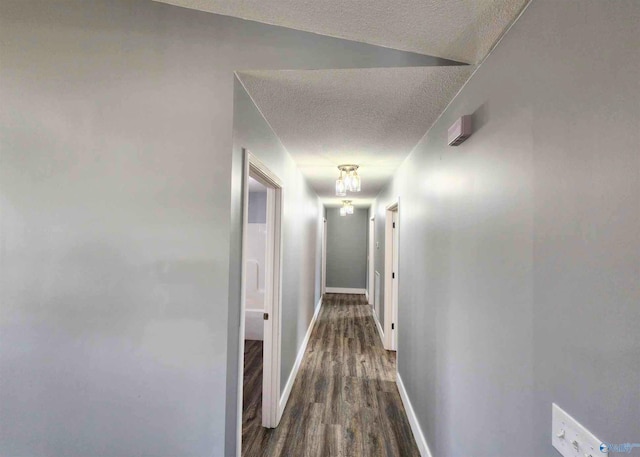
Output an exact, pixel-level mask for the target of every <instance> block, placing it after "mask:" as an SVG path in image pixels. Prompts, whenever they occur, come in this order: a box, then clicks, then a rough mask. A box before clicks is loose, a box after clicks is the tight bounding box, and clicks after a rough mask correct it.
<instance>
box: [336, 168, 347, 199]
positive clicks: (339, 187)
mask: <svg viewBox="0 0 640 457" xmlns="http://www.w3.org/2000/svg"><path fill="white" fill-rule="evenodd" d="M346 195H347V186H346V185H345V182H344V179H342V171H341V172H340V177H339V178H338V179H337V180H336V196H337V197H344V196H346Z"/></svg>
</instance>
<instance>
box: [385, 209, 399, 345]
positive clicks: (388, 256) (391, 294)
mask: <svg viewBox="0 0 640 457" xmlns="http://www.w3.org/2000/svg"><path fill="white" fill-rule="evenodd" d="M399 208H400V204H399V201H398V200H396V201H395V202H393V203H391V204H390V205H388V206H387V208H386V211H385V254H384V257H385V259H384V283H385V284H384V336H385V338H384V340H385V341H384V346H385V348H386V349H388V350H390V351H396V350H397V349H398V284H399V276H400V275H399V271H398V270H399V268H398V266H399V254H400V253H399V247H400V217H399V216H400V212H399Z"/></svg>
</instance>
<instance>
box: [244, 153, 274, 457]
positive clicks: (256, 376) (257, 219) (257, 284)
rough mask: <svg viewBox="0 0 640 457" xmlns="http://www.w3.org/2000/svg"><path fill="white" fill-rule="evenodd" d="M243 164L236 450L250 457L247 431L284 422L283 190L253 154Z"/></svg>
mask: <svg viewBox="0 0 640 457" xmlns="http://www.w3.org/2000/svg"><path fill="white" fill-rule="evenodd" d="M244 161H245V164H244V175H243V177H244V179H243V224H242V298H241V316H242V319H241V323H240V351H239V352H240V353H239V358H240V364H239V368H240V370H241V372H240V376H239V386H238V395H239V397H240V398H239V401H238V409H239V410H240V411H239V414H238V418H239V423H238V434H237V441H238V446H237V449H238V450H239V451H240V450H241V452H242V455H250V453H251V452H254V450H251V451H250V452H249V449H247V446H251V445H252V443H245V442H244V441H243V436H244V435H245V433H244V432H247V431H248V430H249V429H252V428H255V427H265V428H274V427H276V426H277V425H278V421H279V419H280V414H279V413H280V411H279V403H280V402H279V401H280V395H279V393H280V353H281V352H280V339H281V338H280V330H281V316H280V308H281V307H280V304H281V259H282V233H281V219H282V185H281V181H280V180H279V178H278V177H277V176H276V175H275V174H273V173H272V172H271V171H270V170H269V169H268V168H267V167H266V166H265V165H264V164H263V163H262V162H260V161H259V160H258V159H257V158H256V157H255V156H254V155H252V154H251V153H250V152H249V151H246V150H245V154H244ZM248 452H249V453H248Z"/></svg>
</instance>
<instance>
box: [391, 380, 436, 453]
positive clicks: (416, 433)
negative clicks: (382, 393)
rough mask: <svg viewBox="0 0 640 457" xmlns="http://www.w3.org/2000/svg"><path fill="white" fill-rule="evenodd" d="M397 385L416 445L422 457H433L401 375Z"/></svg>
mask: <svg viewBox="0 0 640 457" xmlns="http://www.w3.org/2000/svg"><path fill="white" fill-rule="evenodd" d="M396 384H397V386H398V391H400V398H401V399H402V404H403V405H404V410H405V411H406V413H407V418H408V419H409V424H410V425H411V431H412V432H413V437H414V438H415V440H416V444H417V445H418V450H419V451H420V455H421V456H422V457H433V454H431V451H430V450H429V445H428V444H427V440H426V439H425V437H424V435H423V434H422V429H421V428H420V423H419V422H418V417H417V416H416V413H415V411H414V410H413V406H412V405H411V401H410V400H409V395H407V391H406V389H405V388H404V383H403V382H402V378H401V377H400V373H396Z"/></svg>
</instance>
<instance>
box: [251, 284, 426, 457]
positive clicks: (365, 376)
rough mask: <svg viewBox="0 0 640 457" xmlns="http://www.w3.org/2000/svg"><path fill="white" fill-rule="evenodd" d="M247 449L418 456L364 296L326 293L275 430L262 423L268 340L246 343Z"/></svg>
mask: <svg viewBox="0 0 640 457" xmlns="http://www.w3.org/2000/svg"><path fill="white" fill-rule="evenodd" d="M244 383H245V384H244V390H243V392H244V402H243V417H242V419H243V427H242V455H243V456H246V457H258V456H270V457H271V456H283V457H284V456H286V457H293V456H295V457H298V456H305V457H306V456H317V457H324V456H345V457H346V456H363V457H364V456H366V457H369V456H402V457H410V456H419V455H420V453H419V451H418V448H417V446H416V443H415V440H414V439H413V435H412V433H411V429H410V426H409V421H408V420H407V416H406V414H405V411H404V408H403V406H402V401H401V399H400V394H399V393H398V389H397V387H396V384H395V353H393V352H388V351H385V349H384V348H383V346H382V342H381V341H380V337H379V336H378V334H377V330H376V328H375V323H374V320H373V317H372V316H371V307H370V306H369V305H367V304H366V302H365V300H364V296H362V295H344V294H327V295H326V296H325V299H324V303H323V306H322V310H321V312H320V316H318V321H317V322H316V325H315V328H314V329H313V333H312V335H311V339H310V341H309V344H308V346H307V351H306V353H305V356H304V360H303V361H302V365H301V367H300V371H299V372H298V376H297V378H296V381H295V384H294V386H293V389H292V391H291V396H290V397H289V402H288V404H287V407H286V409H285V411H284V414H283V416H282V420H281V422H280V425H279V426H278V428H277V429H272V430H269V429H265V428H262V427H261V425H260V423H261V414H262V412H261V402H262V391H261V389H262V342H261V341H246V342H245V376H244Z"/></svg>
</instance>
